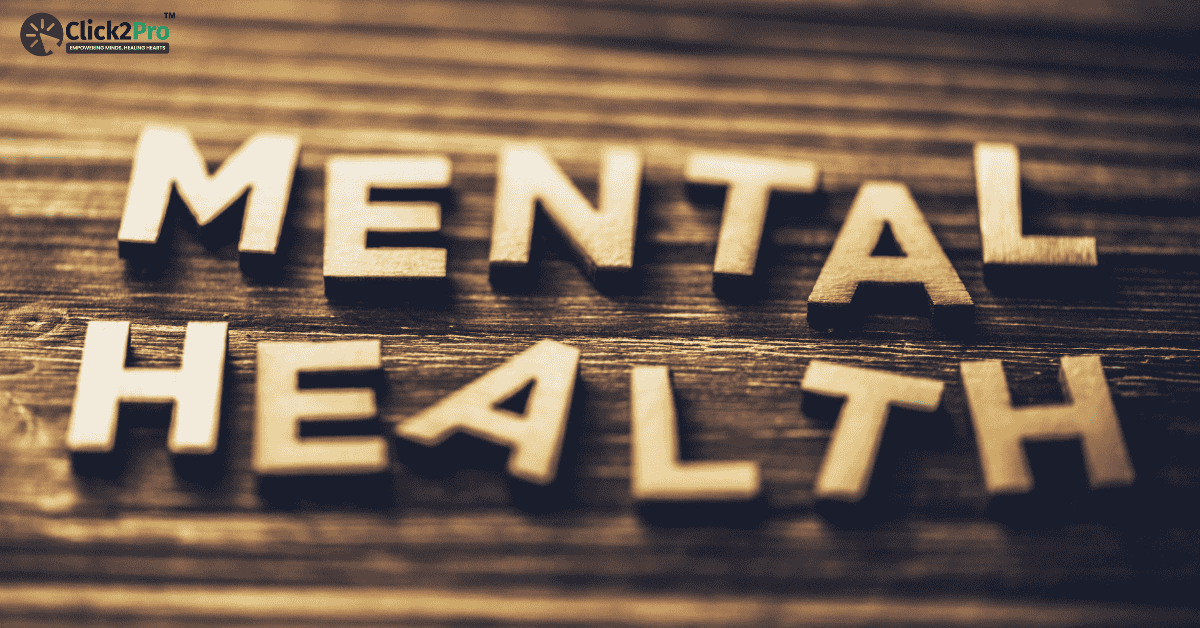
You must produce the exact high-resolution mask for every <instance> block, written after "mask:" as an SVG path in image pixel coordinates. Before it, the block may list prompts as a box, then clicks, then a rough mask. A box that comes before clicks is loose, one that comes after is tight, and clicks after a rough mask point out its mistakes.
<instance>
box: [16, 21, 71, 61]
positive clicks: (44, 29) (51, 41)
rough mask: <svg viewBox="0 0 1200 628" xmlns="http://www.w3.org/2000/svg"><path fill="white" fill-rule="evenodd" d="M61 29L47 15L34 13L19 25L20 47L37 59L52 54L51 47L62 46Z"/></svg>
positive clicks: (60, 26) (57, 22)
mask: <svg viewBox="0 0 1200 628" xmlns="http://www.w3.org/2000/svg"><path fill="white" fill-rule="evenodd" d="M62 43H63V27H62V24H61V23H59V21H58V18H56V17H54V16H53V15H50V14H49V13H35V14H33V15H31V16H29V19H27V20H25V21H24V22H22V23H21V45H22V46H25V49H26V50H28V51H29V54H34V55H37V56H39V57H44V56H46V55H49V54H53V53H54V51H53V50H52V49H51V47H52V46H62Z"/></svg>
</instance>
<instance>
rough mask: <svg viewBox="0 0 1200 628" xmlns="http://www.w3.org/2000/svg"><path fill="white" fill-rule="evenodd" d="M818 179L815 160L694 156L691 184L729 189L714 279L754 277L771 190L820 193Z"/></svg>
mask: <svg viewBox="0 0 1200 628" xmlns="http://www.w3.org/2000/svg"><path fill="white" fill-rule="evenodd" d="M819 174H820V170H819V169H818V168H817V165H816V164H815V163H813V162H811V161H785V160H779V159H763V158H755V157H742V156H735V155H714V154H707V153H698V154H693V155H690V156H689V157H688V161H687V167H686V172H685V176H686V177H687V180H688V181H691V182H693V183H708V184H713V185H725V184H727V185H728V186H729V190H728V192H727V193H726V196H725V211H724V213H723V214H722V216H721V231H720V235H719V236H718V237H717V257H716V259H715V260H714V262H713V274H714V275H728V276H732V277H739V276H740V277H749V276H751V275H753V274H754V265H755V262H757V260H758V247H759V243H760V242H761V241H762V231H763V222H764V221H765V220H766V218H767V204H768V202H769V201H770V198H771V190H783V191H787V192H808V193H812V192H815V191H816V190H817V179H818V175H819Z"/></svg>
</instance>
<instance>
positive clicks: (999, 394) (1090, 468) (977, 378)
mask: <svg viewBox="0 0 1200 628" xmlns="http://www.w3.org/2000/svg"><path fill="white" fill-rule="evenodd" d="M960 369H961V371H962V380H963V388H964V389H965V390H966V394H967V405H968V407H969V408H970V411H971V421H972V422H973V423H974V424H975V442H976V443H977V444H978V446H979V460H980V464H981V465H982V467H983V479H984V483H985V484H986V485H987V490H988V492H989V493H993V494H995V493H1027V492H1029V491H1030V490H1032V489H1033V474H1032V473H1031V472H1030V470H1029V463H1028V461H1027V460H1026V459H1025V451H1024V449H1023V447H1022V441H1025V440H1067V439H1075V438H1078V439H1079V440H1080V444H1081V445H1082V449H1083V460H1084V464H1085V465H1086V466H1087V474H1088V480H1089V483H1090V484H1091V486H1092V488H1103V487H1114V486H1127V485H1129V484H1132V483H1133V480H1134V472H1133V463H1132V462H1130V460H1129V453H1128V452H1127V451H1126V450H1125V439H1124V437H1123V436H1122V435H1121V425H1120V422H1119V421H1118V419H1117V410H1116V408H1115V407H1114V406H1113V403H1112V397H1111V396H1110V394H1109V391H1108V382H1107V381H1106V380H1105V379H1104V367H1103V366H1102V365H1101V364H1100V356H1098V355H1084V356H1063V358H1062V368H1061V370H1060V371H1059V381H1060V382H1061V383H1062V387H1063V396H1064V397H1065V398H1066V400H1067V403H1066V404H1051V405H1040V406H1029V407H1023V408H1014V407H1013V405H1012V397H1011V396H1010V395H1009V392H1008V383H1007V382H1006V381H1005V378H1004V368H1003V365H1002V364H1001V362H1000V361H999V360H984V361H979V362H963V363H962V364H961V365H960Z"/></svg>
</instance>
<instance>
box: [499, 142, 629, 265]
mask: <svg viewBox="0 0 1200 628" xmlns="http://www.w3.org/2000/svg"><path fill="white" fill-rule="evenodd" d="M499 160H500V163H499V173H498V177H499V180H498V181H497V183H496V188H497V189H496V211H495V215H494V217H493V222H492V248H491V254H490V255H489V259H490V261H491V264H492V266H510V267H511V266H524V265H526V264H528V263H529V249H530V247H531V246H532V238H533V218H534V216H533V212H534V204H535V203H536V202H537V201H541V203H542V206H543V207H544V208H545V209H546V213H547V214H548V215H549V216H550V219H551V221H552V222H553V223H554V224H555V226H557V227H558V229H559V230H561V231H562V233H563V235H565V236H566V238H567V240H568V241H569V242H570V243H571V245H572V246H573V247H574V248H575V249H576V250H577V251H578V252H579V254H580V255H581V256H582V257H583V259H584V261H585V262H586V263H587V265H588V271H589V272H594V271H618V272H619V271H628V270H630V269H631V268H633V240H634V234H635V233H636V231H637V210H638V191H639V189H640V187H641V180H642V156H641V154H640V153H638V152H636V151H633V150H628V149H618V148H609V149H607V150H605V151H604V155H603V158H602V159H601V165H600V209H599V211H597V210H595V209H592V206H591V205H590V204H589V203H588V202H587V199H585V198H584V197H583V195H582V194H580V193H579V190H578V189H576V188H575V186H574V185H573V184H572V183H571V180H570V179H568V178H567V175H566V174H564V173H563V171H562V169H561V168H559V167H558V165H557V164H556V163H554V161H553V160H552V159H551V158H550V155H548V154H547V153H546V151H545V150H543V149H542V148H541V147H540V146H537V145H524V144H518V145H509V146H505V147H503V148H502V149H501V152H500V157H499Z"/></svg>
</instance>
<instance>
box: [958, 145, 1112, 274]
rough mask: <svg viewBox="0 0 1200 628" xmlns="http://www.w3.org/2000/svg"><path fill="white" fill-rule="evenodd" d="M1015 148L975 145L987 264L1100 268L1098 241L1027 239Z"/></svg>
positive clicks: (1059, 238)
mask: <svg viewBox="0 0 1200 628" xmlns="http://www.w3.org/2000/svg"><path fill="white" fill-rule="evenodd" d="M1020 168H1021V165H1020V160H1019V158H1018V155H1017V147H1016V146H1014V145H1012V144H990V143H986V142H979V143H977V144H975V186H976V190H977V191H978V195H979V235H980V237H981V239H982V241H983V263H984V264H985V265H989V266H992V265H998V266H1082V267H1088V266H1096V239H1095V238H1091V237H1081V238H1067V237H1055V236H1026V235H1023V234H1022V227H1021V176H1020Z"/></svg>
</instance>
